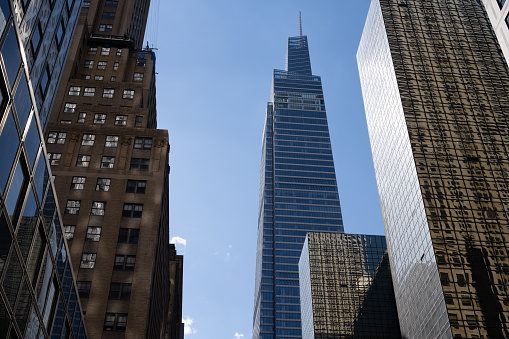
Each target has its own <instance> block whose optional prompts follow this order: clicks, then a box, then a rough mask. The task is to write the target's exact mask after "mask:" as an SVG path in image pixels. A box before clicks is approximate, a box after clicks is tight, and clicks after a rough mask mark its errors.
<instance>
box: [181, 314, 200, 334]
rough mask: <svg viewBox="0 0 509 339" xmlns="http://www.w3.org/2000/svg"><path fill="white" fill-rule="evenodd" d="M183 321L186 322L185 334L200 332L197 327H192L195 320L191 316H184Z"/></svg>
mask: <svg viewBox="0 0 509 339" xmlns="http://www.w3.org/2000/svg"><path fill="white" fill-rule="evenodd" d="M182 322H183V323H184V334H195V333H196V332H198V331H197V330H196V329H195V328H192V327H191V325H193V322H194V320H193V319H192V318H189V317H185V318H182Z"/></svg>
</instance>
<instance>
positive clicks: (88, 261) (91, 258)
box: [80, 253, 97, 269]
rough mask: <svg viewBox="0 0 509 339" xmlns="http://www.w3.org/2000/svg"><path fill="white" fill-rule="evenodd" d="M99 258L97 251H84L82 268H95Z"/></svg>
mask: <svg viewBox="0 0 509 339" xmlns="http://www.w3.org/2000/svg"><path fill="white" fill-rule="evenodd" d="M96 259H97V254H96V253H83V254H81V262H80V268H87V269H88V268H94V267H95V261H96Z"/></svg>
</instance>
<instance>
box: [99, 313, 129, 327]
mask: <svg viewBox="0 0 509 339" xmlns="http://www.w3.org/2000/svg"><path fill="white" fill-rule="evenodd" d="M126 326H127V313H106V317H105V318H104V330H105V331H120V332H124V331H125V328H126Z"/></svg>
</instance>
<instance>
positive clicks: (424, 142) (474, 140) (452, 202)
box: [357, 0, 509, 338]
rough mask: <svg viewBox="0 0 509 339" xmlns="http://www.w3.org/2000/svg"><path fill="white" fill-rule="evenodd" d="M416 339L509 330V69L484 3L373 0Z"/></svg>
mask: <svg viewBox="0 0 509 339" xmlns="http://www.w3.org/2000/svg"><path fill="white" fill-rule="evenodd" d="M357 60H358V66H359V73H360V77H361V86H362V92H363V96H364V103H365V108H366V117H367V122H368V130H369V135H370V140H371V148H372V152H373V161H374V165H375V173H376V178H377V184H378V190H379V195H380V201H381V206H382V215H383V219H384V226H385V232H386V237H387V247H388V251H389V258H390V261H391V269H392V278H393V283H394V290H395V296H396V303H397V306H398V314H399V319H400V323H401V331H402V335H403V336H405V337H407V338H508V337H509V329H508V324H509V302H508V300H509V299H508V287H507V286H508V284H507V281H508V278H509V270H508V267H509V259H508V254H509V253H508V251H509V227H508V213H509V196H508V194H507V192H508V188H509V176H508V173H509V147H508V140H509V134H508V131H509V120H508V115H507V114H508V112H509V87H508V85H507V84H509V69H508V67H507V64H506V62H505V60H504V56H503V54H502V51H501V50H500V48H499V46H498V44H497V43H496V38H495V33H494V31H493V29H492V27H491V25H490V22H489V19H488V16H487V14H486V12H485V10H484V8H483V5H482V4H481V3H480V1H476V0H428V1H392V0H373V1H372V3H371V7H370V10H369V13H368V18H367V20H366V25H365V28H364V32H363V34H362V39H361V43H360V46H359V50H358V52H357Z"/></svg>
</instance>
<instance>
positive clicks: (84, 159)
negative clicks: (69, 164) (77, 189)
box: [76, 154, 91, 167]
mask: <svg viewBox="0 0 509 339" xmlns="http://www.w3.org/2000/svg"><path fill="white" fill-rule="evenodd" d="M90 159H91V156H90V155H86V154H78V159H77V160H76V167H88V166H89V165H90Z"/></svg>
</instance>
